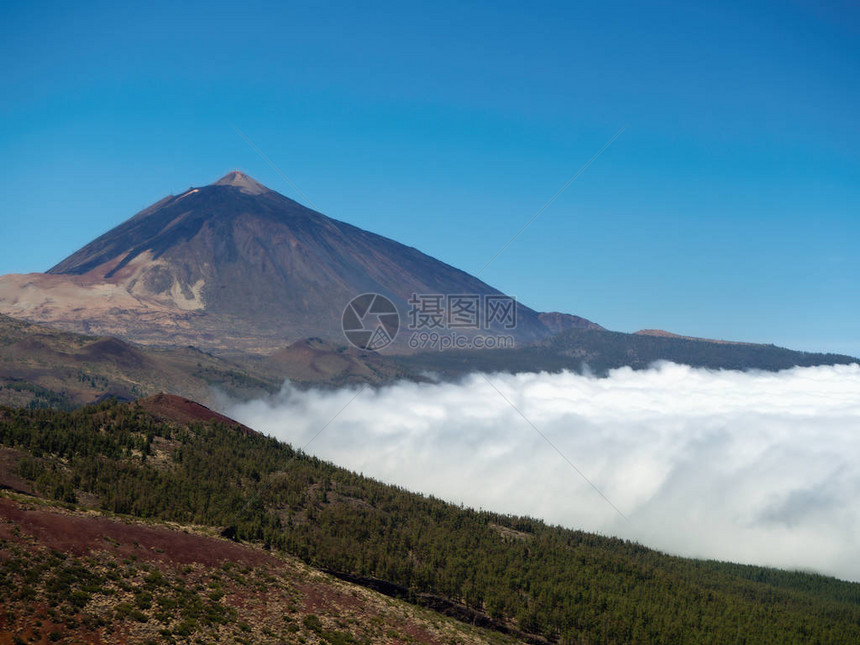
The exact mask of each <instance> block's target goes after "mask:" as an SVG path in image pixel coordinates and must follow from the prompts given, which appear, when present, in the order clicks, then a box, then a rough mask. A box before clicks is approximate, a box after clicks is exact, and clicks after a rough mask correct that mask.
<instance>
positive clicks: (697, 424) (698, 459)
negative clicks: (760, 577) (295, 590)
mask: <svg viewBox="0 0 860 645" xmlns="http://www.w3.org/2000/svg"><path fill="white" fill-rule="evenodd" d="M497 389H498V391H497ZM356 391H357V390H356V389H343V390H337V391H325V392H324V391H306V392H301V391H298V390H294V389H292V388H290V387H289V386H285V388H284V390H283V391H282V393H281V395H280V396H278V397H274V398H272V399H271V400H267V401H255V402H251V403H244V404H237V405H232V406H230V408H229V409H228V410H227V412H228V413H229V414H230V415H231V416H233V417H234V418H236V419H238V420H240V421H242V422H243V423H246V424H247V425H249V426H251V427H253V428H256V429H258V430H260V431H262V432H265V433H267V434H270V435H273V436H275V437H277V438H279V439H281V440H284V441H287V442H289V443H291V444H293V445H294V446H296V447H302V446H305V445H306V444H307V443H308V442H309V441H311V439H312V437H314V435H316V434H317V433H318V432H319V431H320V429H321V428H323V427H324V426H326V424H327V423H328V426H327V427H325V429H324V430H323V431H322V432H321V433H320V434H319V436H317V438H316V439H314V440H313V442H312V443H310V445H309V446H308V448H307V452H309V453H312V454H315V455H317V456H319V457H322V458H324V459H327V460H331V461H333V462H334V463H336V464H338V465H340V466H344V467H346V468H349V469H352V470H355V471H358V472H363V473H364V474H365V475H370V476H373V477H375V478H378V479H380V480H383V481H385V482H389V483H392V484H398V485H400V486H404V487H406V488H408V489H410V490H413V491H420V492H424V493H428V494H433V495H436V496H438V497H441V498H443V499H446V500H449V501H452V502H456V503H460V502H462V503H464V504H466V505H468V506H473V507H476V508H478V507H481V508H485V509H490V510H494V511H499V512H506V513H514V514H522V515H531V516H534V517H539V518H541V519H544V520H546V521H548V522H550V523H557V524H561V525H564V526H567V527H571V528H578V529H584V530H588V531H595V532H600V533H603V534H608V535H616V536H620V537H626V538H630V539H634V540H636V541H638V542H641V543H642V544H645V545H646V546H650V547H653V548H657V549H660V550H663V551H667V552H669V553H674V554H679V555H685V556H695V557H706V558H716V559H721V560H732V561H737V562H747V563H754V564H764V565H771V566H778V567H783V568H789V569H806V570H815V571H820V572H823V573H828V574H831V575H835V576H838V577H840V578H843V579H850V580H858V581H860V558H858V557H857V554H858V553H860V366H858V365H850V366H836V367H814V368H797V369H792V370H787V371H784V372H780V373H775V374H774V373H759V372H754V373H743V372H731V371H708V370H702V369H693V368H690V367H686V366H681V365H675V364H671V363H663V364H658V365H656V366H655V367H654V368H652V369H650V370H647V371H639V372H635V371H632V370H630V369H626V368H625V369H619V370H614V371H613V372H611V374H610V376H609V377H608V378H596V377H590V376H581V375H577V374H572V373H562V374H553V375H550V374H520V375H516V376H511V375H502V374H493V375H486V376H485V375H481V374H473V375H471V376H470V377H468V378H466V379H465V380H463V381H462V382H460V383H457V384H452V383H439V384H415V383H400V384H397V385H393V386H390V387H385V388H382V389H379V390H372V389H369V388H368V389H366V390H364V391H362V392H361V393H360V394H358V396H355V395H356ZM502 395H504V397H503V396H502ZM353 397H355V398H354V400H352V401H351V399H353ZM505 399H508V400H509V401H510V403H509V402H508V401H506V400H505ZM350 401H351V402H350ZM511 403H512V404H513V405H514V406H516V408H517V409H518V410H520V411H521V412H522V415H523V416H525V417H526V418H527V419H528V420H529V421H530V422H531V423H532V424H534V426H535V428H537V429H538V430H539V431H540V433H543V435H545V437H546V439H544V438H543V437H541V436H540V434H538V432H536V431H535V429H533V428H532V427H531V426H530V425H529V424H528V423H527V422H526V421H525V420H524V419H523V416H520V414H519V413H518V412H517V411H516V410H515V409H514V408H513V407H512V405H511ZM344 406H346V407H344ZM341 410H342V411H341ZM338 411H340V413H339V414H338ZM335 415H337V417H336V418H335V419H334V420H332V418H333V417H335ZM548 442H552V444H554V445H555V446H556V447H557V448H558V450H559V451H561V453H563V455H564V456H565V457H567V458H568V459H569V460H570V462H572V463H573V464H574V465H575V466H576V467H577V468H578V469H579V470H581V471H582V472H583V473H584V474H585V476H587V477H588V478H589V479H590V480H591V481H592V482H593V483H594V484H595V485H596V486H597V487H598V488H599V489H600V491H602V492H603V493H604V494H605V495H606V497H607V498H608V499H609V500H611V502H612V504H614V505H615V506H616V507H617V508H618V509H620V511H621V512H622V513H623V514H624V515H625V516H626V517H627V519H626V520H625V519H622V517H621V516H620V515H619V514H618V513H617V512H616V511H615V510H613V508H612V506H610V504H608V503H607V502H606V501H605V500H604V499H602V498H601V497H600V495H599V494H598V493H597V492H595V490H594V489H592V488H591V487H590V486H589V485H588V483H586V482H585V481H584V480H583V478H582V477H581V476H580V475H579V474H577V472H576V471H575V470H574V469H573V468H572V467H571V466H570V465H569V464H568V463H567V462H566V461H565V459H564V458H562V456H560V455H559V453H558V452H556V451H555V450H554V449H553V448H552V447H551V446H550V445H549V443H548Z"/></svg>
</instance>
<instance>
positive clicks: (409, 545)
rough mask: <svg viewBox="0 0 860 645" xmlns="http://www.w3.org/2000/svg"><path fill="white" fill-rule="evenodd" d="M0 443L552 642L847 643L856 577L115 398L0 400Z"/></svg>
mask: <svg viewBox="0 0 860 645" xmlns="http://www.w3.org/2000/svg"><path fill="white" fill-rule="evenodd" d="M0 445H4V446H7V447H10V448H15V449H17V450H19V451H21V452H23V453H24V454H23V456H20V457H19V458H18V459H17V463H16V465H15V466H14V468H15V470H16V473H15V474H16V475H17V476H18V477H20V478H21V479H24V480H28V481H31V482H33V484H32V485H33V486H34V488H35V491H36V492H37V493H38V494H40V495H43V496H45V497H49V498H52V499H55V500H59V501H62V502H65V503H68V504H73V505H81V504H94V505H96V506H97V507H98V508H100V509H101V510H103V511H105V512H109V513H117V514H126V515H132V516H136V517H140V518H154V519H159V520H169V521H175V522H179V523H183V524H202V525H210V526H216V527H219V528H220V529H223V534H224V535H226V536H230V537H233V538H235V539H237V540H242V541H252V542H258V543H262V544H264V545H265V546H266V547H268V548H271V549H278V550H283V551H286V552H288V553H291V554H294V555H297V556H299V557H301V558H302V559H304V560H305V561H306V562H308V563H311V564H313V565H315V566H319V567H324V568H329V569H333V570H336V571H341V572H347V573H351V574H355V575H359V576H370V577H374V578H379V579H382V580H386V581H390V582H393V583H396V584H398V585H403V586H405V587H407V588H409V589H410V590H412V591H414V592H415V593H416V594H418V593H431V594H435V595H438V596H442V597H445V598H448V599H450V600H452V601H455V602H461V603H464V604H466V605H468V606H469V607H471V608H473V609H475V610H478V611H481V612H485V613H486V614H488V615H489V616H491V617H493V618H495V619H497V620H498V622H500V623H503V624H508V625H510V626H512V627H515V628H516V629H518V630H520V631H522V632H527V633H530V634H535V635H540V636H543V637H545V638H547V639H548V640H550V641H556V642H570V643H580V642H585V643H600V642H662V643H679V642H688V643H726V642H745V643H773V642H787V643H805V642H830V643H840V642H860V584H853V583H847V582H841V581H838V580H836V579H833V578H828V577H825V576H819V575H813V574H805V573H794V572H786V571H778V570H774V569H766V568H760V567H749V566H741V565H735V564H728V563H717V562H709V561H698V560H690V559H684V558H678V557H672V556H668V555H664V554H661V553H658V552H656V551H653V550H650V549H647V548H644V547H642V546H640V545H637V544H634V543H631V542H628V541H624V540H619V539H613V538H607V537H601V536H597V535H593V534H588V533H584V532H580V531H573V530H568V529H563V528H560V527H553V526H548V525H546V524H544V523H542V522H540V521H537V520H534V519H529V518H521V517H513V516H508V515H500V514H496V513H491V512H485V511H475V510H470V509H464V508H461V507H458V506H455V505H452V504H448V503H445V502H443V501H441V500H438V499H434V498H432V497H426V496H422V495H417V494H414V493H410V492H408V491H406V490H403V489H401V488H397V487H393V486H389V485H385V484H382V483H379V482H376V481H374V480H372V479H369V478H366V477H362V476H360V475H357V474H355V473H351V472H349V471H347V470H344V469H342V468H338V467H336V466H334V465H332V464H329V463H326V462H323V461H320V460H318V459H316V458H313V457H310V456H308V455H305V454H302V453H301V452H298V451H296V450H294V449H293V448H291V447H290V446H288V445H286V444H284V443H280V442H278V441H276V440H274V439H271V438H267V437H264V436H261V435H256V434H248V433H243V432H240V431H238V430H237V428H235V427H232V426H229V425H225V424H219V423H205V424H204V423H200V424H193V425H190V426H183V425H179V424H174V423H168V422H163V421H157V420H156V419H155V418H153V417H152V416H150V415H149V414H147V413H146V412H145V411H144V410H143V409H142V408H141V407H139V406H137V405H134V404H131V405H126V404H118V403H114V402H105V403H102V404H99V405H96V406H90V407H87V408H83V409H80V410H76V411H74V412H59V411H49V410H40V411H28V410H21V409H10V408H0ZM93 500H95V501H93Z"/></svg>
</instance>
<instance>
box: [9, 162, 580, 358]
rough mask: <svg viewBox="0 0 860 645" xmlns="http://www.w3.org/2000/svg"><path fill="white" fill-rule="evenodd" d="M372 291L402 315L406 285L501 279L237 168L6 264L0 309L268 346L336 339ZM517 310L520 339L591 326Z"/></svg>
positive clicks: (450, 285)
mask: <svg viewBox="0 0 860 645" xmlns="http://www.w3.org/2000/svg"><path fill="white" fill-rule="evenodd" d="M366 292H376V293H381V294H383V295H385V296H387V297H388V298H390V299H391V300H392V301H393V302H394V303H395V305H396V306H397V308H398V310H399V311H400V313H401V316H402V317H405V316H406V314H407V312H408V310H409V305H408V304H407V301H408V300H409V298H410V297H411V295H412V294H413V293H417V294H475V295H487V294H498V293H499V292H498V291H497V290H495V289H493V288H492V287H490V286H489V285H487V284H485V283H484V282H481V281H480V280H478V279H477V278H475V277H473V276H471V275H469V274H467V273H465V272H463V271H460V270H458V269H455V268H454V267H452V266H449V265H447V264H445V263H443V262H440V261H438V260H436V259H434V258H432V257H430V256H428V255H425V254H424V253H421V252H420V251H418V250H416V249H414V248H411V247H407V246H404V245H403V244H399V243H398V242H395V241H393V240H390V239H387V238H384V237H382V236H379V235H375V234H373V233H369V232H367V231H364V230H361V229H359V228H357V227H355V226H351V225H349V224H346V223H344V222H339V221H337V220H333V219H331V218H328V217H326V216H324V215H321V214H320V213H317V212H315V211H313V210H310V209H308V208H305V207H304V206H302V205H301V204H298V203H297V202H295V201H293V200H291V199H288V198H287V197H284V196H283V195H280V194H279V193H276V192H274V191H272V190H269V189H268V188H266V187H265V186H263V185H261V184H259V183H258V182H256V181H254V180H253V179H251V178H250V177H248V176H247V175H244V174H242V173H239V172H232V173H230V174H228V175H227V176H225V177H223V178H222V179H220V180H219V181H217V182H216V183H214V184H212V185H210V186H204V187H202V188H193V189H191V190H189V191H187V192H185V193H183V194H181V195H178V196H170V197H167V198H165V199H163V200H161V201H159V202H157V203H156V204H154V205H153V206H151V207H149V208H147V209H145V210H143V211H141V212H140V213H138V214H137V215H135V216H134V217H132V218H131V219H130V220H128V221H126V222H125V223H123V224H121V225H120V226H118V227H116V228H114V229H113V230H111V231H109V232H108V233H106V234H104V235H102V236H101V237H99V238H98V239H96V240H94V241H93V242H91V243H90V244H88V245H86V246H85V247H83V248H82V249H80V250H79V251H77V252H76V253H74V254H72V255H71V256H69V257H68V258H66V259H65V260H63V261H62V262H60V263H59V264H57V265H56V266H55V267H53V268H52V269H51V270H50V271H48V273H47V274H35V275H30V276H4V277H3V278H0V311H2V312H3V313H7V314H9V315H13V316H17V317H20V318H26V319H29V320H34V321H38V322H50V323H51V324H53V325H55V326H60V327H63V328H66V329H71V330H74V331H83V332H88V333H99V334H112V335H117V336H120V337H123V338H126V339H130V340H135V341H139V342H144V343H150V344H158V345H180V344H194V345H197V346H201V347H205V348H210V349H223V350H244V351H257V352H268V351H271V350H273V349H276V348H279V347H283V346H284V345H285V344H286V343H287V342H288V341H292V340H295V339H299V338H304V337H309V336H317V337H323V338H331V339H338V340H339V341H342V340H343V335H342V331H341V316H342V314H343V311H344V307H345V306H346V304H347V303H348V302H349V301H350V299H352V298H353V297H355V296H356V295H359V294H362V293H366ZM517 318H518V321H517V323H518V324H517V328H516V329H515V330H514V331H513V334H514V336H515V337H516V339H517V341H519V342H531V341H535V340H538V339H540V338H543V337H546V336H548V335H550V334H552V333H556V332H558V331H560V330H562V329H566V328H571V327H580V328H591V327H596V325H594V324H593V323H590V322H589V321H586V320H584V319H581V318H578V317H576V316H568V315H553V316H552V317H551V319H547V320H542V319H541V317H540V316H539V315H538V313H537V312H535V311H533V310H531V309H529V308H527V307H524V306H521V305H520V306H519V307H518V316H517Z"/></svg>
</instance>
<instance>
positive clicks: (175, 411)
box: [137, 394, 257, 434]
mask: <svg viewBox="0 0 860 645" xmlns="http://www.w3.org/2000/svg"><path fill="white" fill-rule="evenodd" d="M137 404H138V405H140V407H142V408H143V409H144V410H145V411H146V412H148V413H149V414H151V415H152V416H154V417H155V418H156V419H159V420H162V421H174V422H176V423H182V424H187V423H195V422H203V423H205V422H207V421H216V422H218V423H224V424H226V425H232V426H236V427H237V428H241V430H242V431H243V432H245V433H247V434H257V432H256V431H255V430H252V429H251V428H249V427H248V426H246V425H242V424H241V423H239V422H238V421H236V420H234V419H231V418H230V417H227V416H224V415H223V414H219V413H218V412H215V411H214V410H210V409H209V408H207V407H206V406H205V405H200V404H199V403H197V402H196V401H192V400H191V399H184V398H182V397H181V396H176V395H175V394H156V395H155V396H148V397H146V398H145V399H139V400H138V401H137Z"/></svg>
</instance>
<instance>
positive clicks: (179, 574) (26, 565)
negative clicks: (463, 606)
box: [0, 493, 513, 645]
mask: <svg viewBox="0 0 860 645" xmlns="http://www.w3.org/2000/svg"><path fill="white" fill-rule="evenodd" d="M0 607H2V609H0V643H6V642H15V643H19V642H36V643H43V642H47V643H51V642H76V643H81V642H88V643H99V642H103V643H180V642H198V643H200V642H206V643H215V642H225V643H246V644H256V643H284V642H297V643H302V642H304V643H329V644H348V643H392V644H394V643H408V642H415V641H418V642H425V643H436V644H438V645H442V644H443V643H453V642H457V643H475V644H477V643H499V644H501V643H506V642H513V640H512V639H510V638H506V637H504V636H503V635H501V634H498V633H495V632H490V631H487V630H482V629H480V628H473V627H470V626H467V625H464V624H462V623H461V622H458V621H455V620H452V619H448V618H445V617H443V616H440V615H438V614H436V613H434V612H431V611H429V610H426V609H421V608H418V607H415V606H410V605H408V604H406V603H404V602H402V601H397V600H393V599H390V598H386V597H385V596H382V595H380V594H378V593H374V592H372V591H370V590H367V589H364V588H362V587H359V586H357V585H354V584H349V583H345V582H342V581H340V580H338V579H337V578H334V577H333V576H330V575H326V574H324V573H321V572H320V571H317V570H315V569H313V568H311V567H309V566H307V565H305V564H303V563H302V562H300V561H299V560H298V559H296V558H293V557H290V556H286V555H284V554H274V553H272V552H269V551H264V550H263V549H261V548H259V547H253V546H248V545H243V544H238V543H235V542H232V541H229V540H227V539H225V538H223V537H221V536H219V535H218V534H217V531H215V530H213V529H211V528H207V527H192V526H178V525H175V524H171V525H168V524H164V523H159V522H154V521H146V522H144V521H140V520H137V521H134V520H131V519H130V518H128V517H125V518H119V517H115V516H110V515H109V514H108V515H105V514H101V513H95V512H92V511H82V510H79V509H76V508H74V507H73V506H71V505H69V504H65V505H63V506H59V505H56V504H53V503H51V502H46V501H45V500H38V499H34V498H32V497H28V496H23V495H15V494H9V493H6V494H4V495H0Z"/></svg>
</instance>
